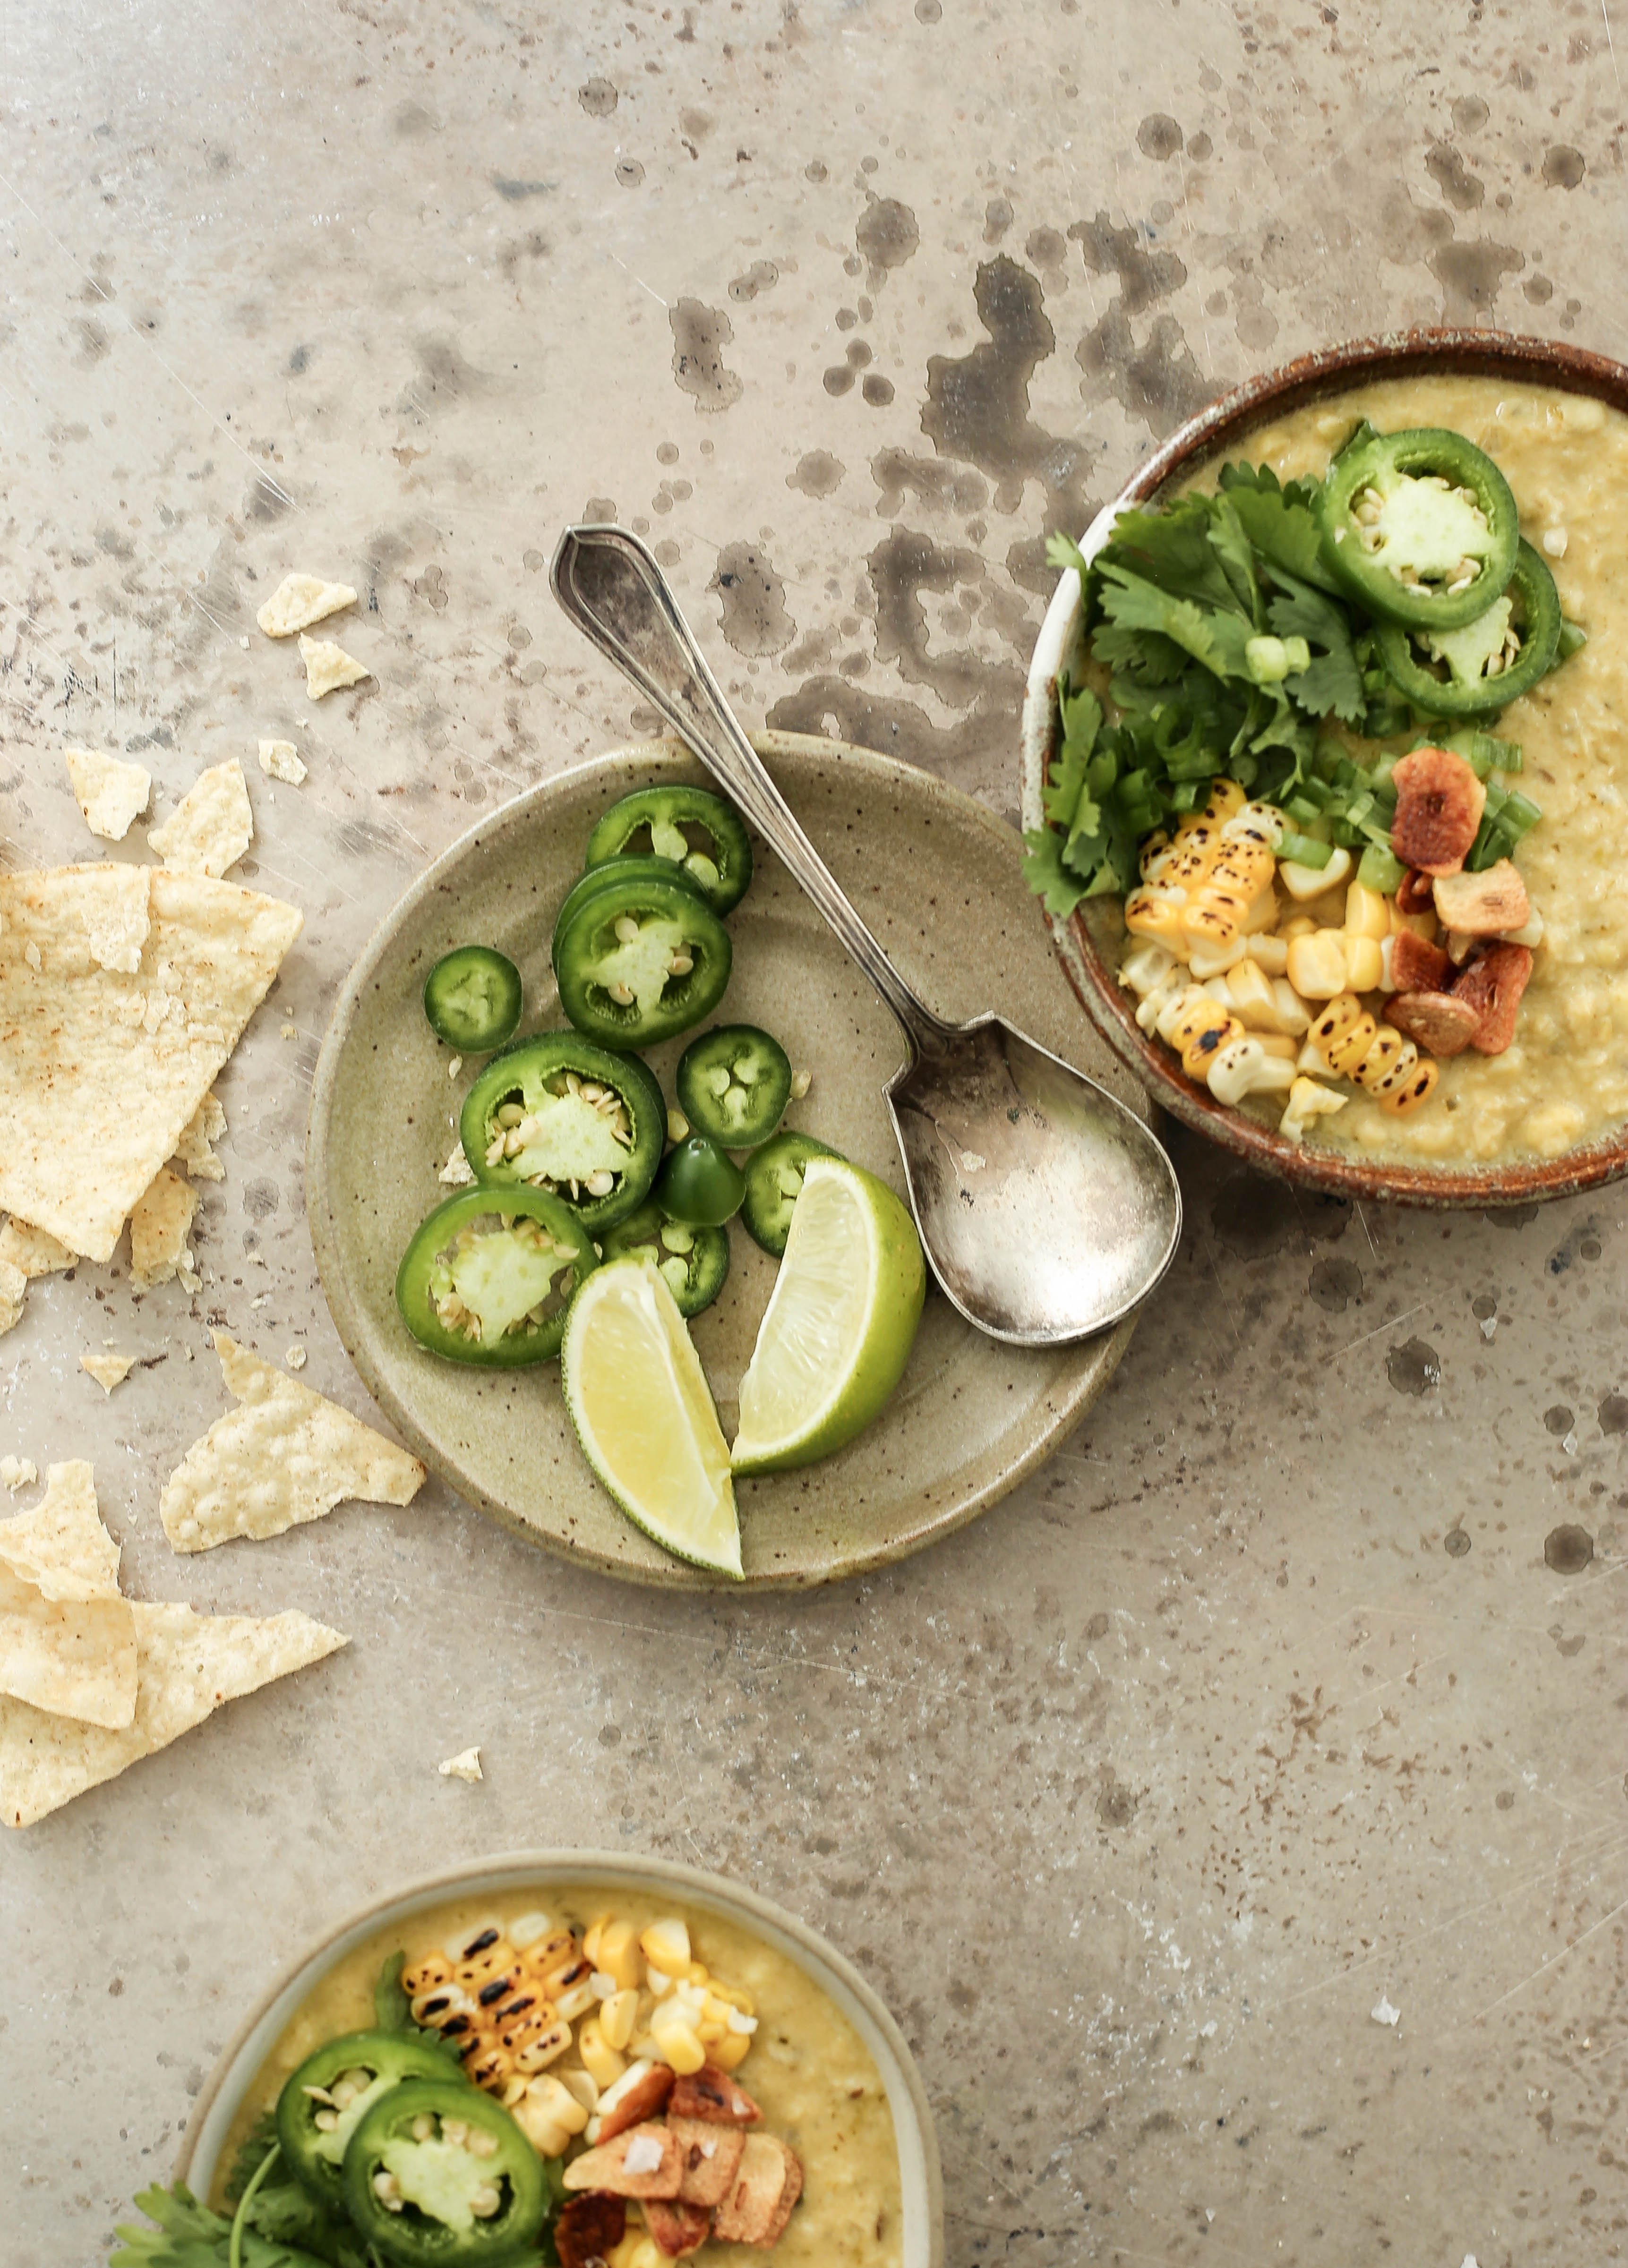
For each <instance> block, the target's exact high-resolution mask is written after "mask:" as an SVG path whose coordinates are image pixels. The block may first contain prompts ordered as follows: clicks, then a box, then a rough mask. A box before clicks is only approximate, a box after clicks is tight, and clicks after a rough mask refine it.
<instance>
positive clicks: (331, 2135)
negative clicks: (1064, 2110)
mask: <svg viewBox="0 0 1628 2268" xmlns="http://www.w3.org/2000/svg"><path fill="white" fill-rule="evenodd" d="M176 2178H177V2179H178V2180H179V2181H180V2182H182V2183H186V2184H187V2186H188V2189H190V2190H191V2191H192V2192H193V2193H194V2195H195V2196H196V2197H197V2198H201V2199H203V2201H204V2202H205V2204H207V2205H210V2206H212V2207H213V2208H214V2209H215V2210H216V2211H217V2213H220V2214H222V2215H223V2216H224V2217H231V2216H232V2214H233V2213H237V2214H238V2215H239V2218H241V2219H243V2220H244V2225H245V2228H246V2230H247V2233H248V2234H250V2235H254V2234H255V2233H256V2232H258V2233H259V2234H260V2235H264V2236H270V2235H284V2237H287V2238H289V2240H290V2241H298V2231H299V2230H300V2229H302V2228H303V2229H305V2230H306V2232H307V2238H306V2241H307V2242H310V2235H311V2232H313V2231H315V2232H317V2233H318V2240H319V2241H318V2242H316V2243H315V2244H313V2250H317V2251H319V2252H320V2257H325V2258H326V2257H330V2256H331V2257H336V2258H346V2259H348V2258H350V2257H352V2254H353V2253H354V2254H355V2255H356V2257H366V2258H369V2259H377V2260H379V2261H380V2262H382V2263H383V2264H385V2268H420V2264H423V2263H438V2264H442V2268H453V2264H454V2263H470V2264H476V2263H486V2264H489V2268H534V2264H535V2263H536V2262H538V2261H539V2260H540V2259H556V2258H557V2260H558V2262H559V2264H560V2268H591V2264H593V2263H594V2262H599V2263H601V2264H603V2268H665V2264H666V2263H667V2262H668V2261H671V2260H674V2259H679V2258H683V2259H690V2260H694V2261H695V2262H696V2264H697V2268H747V2264H749V2263H753V2262H765V2261H771V2262H773V2263H774V2264H776V2268H942V2264H943V2260H944V2235H943V2202H942V2195H941V2191H940V2184H939V2154H938V2146H937V2142H936V2139H935V2138H934V2134H933V2128H932V2115H931V2112H930V2111H929V2110H928V2106H927V2100H926V2095H925V2093H924V2089H923V2087H922V2083H921V2080H920V2078H919V2076H918V2074H917V2070H916V2067H915V2065H914V2063H913V2062H912V2060H911V2058H910V2051H909V2049H908V2048H907V2046H906V2045H905V2043H904V2040H903V2038H902V2036H901V2034H900V2032H899V2030H898V2028H897V2026H896V2025H895V2023H894V2021H893V2019H892V2018H891V2017H890V2016H889V2015H888V2012H887V2010H886V2008H884V2007H883V2006H882V2004H881V2002H880V2000H879V1999H877V1997H876V1995H875V1994H874V1993H873V1992H872V1990H871V1989H870V1987H869V1986H868V1985H866V1983H865V1981H864V1979H863V1978H862V1977H860V1976H859V1975H858V1971H857V1970H854V1969H853V1968H851V1966H850V1965H849V1963H848V1962H846V1961H844V1960H843V1957H842V1956H841V1955H840V1954H838V1953H836V1952H835V1951H834V1950H833V1949H832V1948H831V1947H829V1945H827V1944H826V1943H825V1942H824V1940H822V1939H821V1938H820V1937H819V1936H818V1935H816V1933H814V1931H813V1930H811V1929H808V1928H807V1927H806V1926H805V1925H804V1924H802V1923H801V1922H799V1921H798V1920H796V1919H795V1918H793V1917H792V1916H791V1915H790V1914H786V1913H783V1912H782V1911H780V1910H779V1909H778V1908H777V1907H776V1906H773V1905H771V1904H770V1903H769V1902H768V1901H767V1900H766V1899H763V1898H760V1897H758V1896H755V1894H754V1893H753V1892H751V1891H749V1890H744V1889H738V1888H736V1887H735V1886H734V1885H733V1884H732V1883H729V1882H726V1881H723V1880H722V1879H720V1878H719V1877H718V1876H717V1875H714V1874H703V1873H701V1872H699V1871H697V1870H696V1869H695V1868H692V1867H678V1866H674V1865H670V1864H668V1863H667V1861H665V1860H662V1859H630V1858H628V1857H625V1856H613V1855H612V1854H609V1853H606V1852H520V1853H516V1854H513V1855H512V1856H507V1857H502V1858H495V1859H488V1860H485V1861H483V1862H482V1863H480V1864H477V1865H475V1866H470V1867H460V1868H459V1869H458V1870H457V1871H455V1872H453V1873H448V1874H438V1875H435V1876H432V1877H430V1878H427V1879H425V1880H424V1881H418V1882H416V1883H414V1884H412V1885H410V1886H409V1888H407V1889H403V1890H400V1891H398V1892H396V1893H395V1894H394V1895H393V1896H389V1897H387V1898H383V1899H380V1900H379V1901H377V1902H376V1903H374V1904H371V1905H370V1906H368V1907H367V1908H366V1909H365V1910H364V1911H360V1912H358V1913H357V1914H355V1915H353V1916H352V1917H351V1918H350V1919H349V1920H347V1921H346V1922H344V1923H343V1925H342V1926H339V1927H337V1928H335V1929H333V1930H331V1931H330V1932H329V1933H328V1934H327V1935H326V1936H325V1937H323V1938H322V1939H321V1940H320V1941H319V1942H318V1943H317V1944H316V1945H315V1946H313V1948H311V1949H310V1950H309V1951H308V1952H307V1953H306V1955H304V1957H303V1958H302V1959H300V1960H299V1961H298V1962H296V1964H295V1965H294V1966H293V1967H292V1968H291V1970H288V1971H287V1972H286V1974H285V1975H284V1977H282V1978H281V1979H280V1980H279V1981H278V1982H277V1983H276V1985H274V1986H273V1987H272V1988H271V1989H270V1990H269V1992H267V1993H266V1995H265V1997H264V1998H263V1999H262V2001H261V2002H260V2005H259V2006H258V2007H257V2008H256V2009H255V2010H254V2013H253V2014H251V2015H250V2016H249V2017H248V2019H247V2021H246V2022H245V2024H244V2025H243V2027H242V2029H240V2031H239V2034H238V2036H237V2038H236V2039H235V2040H234V2041H233V2043H232V2045H231V2046H230V2047H229V2048H228V2049H227V2051H226V2052H225V2056H224V2057H223V2058H222V2059H221V2062H220V2064H219V2066H217V2070H216V2072H215V2073H214V2075H213V2077H212V2078H211V2079H210V2082H209V2084H208V2086H207V2087H206V2088H205V2089H204V2092H203V2095H202V2096H201V2097H200V2099H199V2102H198V2104H197V2107H196V2109H195V2112H194V2115H193V2118H192V2121H191V2124H190V2126H189V2128H188V2134H187V2138H186V2142H185V2146H184V2147H183V2149H182V2152H181V2155H180V2163H179V2165H178V2168H177V2173H176ZM246 2199H247V2203H246V2202H245V2200H246ZM347 2246H349V2247H350V2250H346V2247H347ZM369 2248H371V2250H370V2249H369ZM301 2257H304V2255H303V2253H302V2256H301Z"/></svg>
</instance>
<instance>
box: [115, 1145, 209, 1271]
mask: <svg viewBox="0 0 1628 2268" xmlns="http://www.w3.org/2000/svg"><path fill="white" fill-rule="evenodd" d="M197 1210H198V1193H197V1191H196V1189H194V1188H193V1187H192V1184H191V1183H190V1182H183V1181H182V1179H181V1177H180V1175H179V1174H173V1173H171V1171H170V1169H169V1167H167V1166H160V1167H159V1168H158V1172H157V1173H156V1174H155V1175H153V1178H152V1182H151V1186H150V1187H149V1189H148V1190H147V1192H146V1194H145V1196H144V1197H142V1198H141V1200H140V1201H139V1203H138V1204H136V1210H135V1211H133V1212H132V1213H131V1215H130V1281H131V1283H132V1284H134V1285H135V1286H136V1290H137V1291H139V1292H151V1291H152V1290H153V1289H154V1288H155V1286H157V1285H159V1284H167V1283H168V1282H169V1280H170V1278H171V1277H172V1276H173V1275H174V1274H175V1272H176V1270H178V1269H179V1268H180V1266H181V1265H182V1264H183V1263H185V1264H186V1265H188V1267H190V1265H191V1264H192V1255H191V1253H190V1252H189V1251H188V1248H187V1238H188V1234H189V1233H190V1232H191V1229H192V1221H193V1216H194V1214H195V1212H196V1211H197Z"/></svg>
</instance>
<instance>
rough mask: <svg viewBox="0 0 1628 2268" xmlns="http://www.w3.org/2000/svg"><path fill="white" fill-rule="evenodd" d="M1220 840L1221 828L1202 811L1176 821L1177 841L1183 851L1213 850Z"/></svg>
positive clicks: (1193, 812)
mask: <svg viewBox="0 0 1628 2268" xmlns="http://www.w3.org/2000/svg"><path fill="white" fill-rule="evenodd" d="M1220 839H1221V830H1220V828H1219V827H1218V826H1217V825H1216V823H1215V821H1213V820H1212V819H1208V818H1206V817H1205V815H1204V813H1203V812H1202V811H1190V812H1189V813H1188V814H1187V816H1186V818H1185V819H1178V820H1177V821H1176V824H1175V840H1176V842H1177V843H1179V844H1180V845H1181V847H1182V850H1183V851H1212V850H1214V848H1215V846H1216V844H1217V843H1219V841H1220Z"/></svg>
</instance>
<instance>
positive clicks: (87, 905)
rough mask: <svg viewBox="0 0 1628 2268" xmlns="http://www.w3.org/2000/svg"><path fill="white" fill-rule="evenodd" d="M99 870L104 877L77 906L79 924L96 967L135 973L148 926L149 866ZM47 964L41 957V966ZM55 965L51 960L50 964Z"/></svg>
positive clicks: (150, 878) (112, 867)
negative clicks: (101, 882)
mask: <svg viewBox="0 0 1628 2268" xmlns="http://www.w3.org/2000/svg"><path fill="white" fill-rule="evenodd" d="M100 872H101V873H103V874H104V875H105V876H106V877H107V879H106V880H105V881H104V882H103V884H102V887H101V888H100V889H99V890H98V891H97V892H96V893H95V894H94V895H93V896H91V897H87V898H85V899H84V900H82V901H81V902H80V904H79V906H78V907H77V913H78V917H79V924H80V926H81V928H82V929H83V930H84V932H85V936H86V938H87V939H88V940H89V942H90V947H91V958H92V961H94V962H95V963H96V965H97V967H98V968H116V969H118V970H120V971H121V972H122V974H123V975H124V976H135V974H136V970H137V969H138V968H140V966H141V957H142V947H143V946H144V945H145V944H146V942H147V932H148V930H149V929H150V927H151V921H150V919H149V893H150V890H151V881H152V870H151V867H149V866H106V867H103V868H101V869H100ZM46 965H47V964H46V962H45V961H44V960H43V959H42V960H41V968H42V969H43V968H45V967H46ZM52 967H53V968H55V963H53V964H52Z"/></svg>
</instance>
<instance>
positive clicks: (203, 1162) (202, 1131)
mask: <svg viewBox="0 0 1628 2268" xmlns="http://www.w3.org/2000/svg"><path fill="white" fill-rule="evenodd" d="M225 1130H226V1114H225V1111H224V1110H223V1109H222V1108H221V1107H220V1101H219V1098H218V1096H217V1095H215V1094H206V1095H205V1096H204V1098H203V1101H202V1102H201V1103H199V1105H198V1107H197V1108H196V1109H195V1111H194V1112H193V1114H192V1119H191V1123H189V1124H188V1125H186V1126H183V1127H182V1129H181V1134H180V1141H179V1142H177V1144H176V1145H175V1155H176V1157H177V1158H178V1159H179V1160H180V1163H181V1164H182V1165H183V1166H184V1167H186V1168H187V1171H188V1173H189V1174H190V1175H191V1176H192V1178H193V1180H194V1181H195V1182H224V1181H225V1178H226V1168H225V1167H224V1166H223V1165H222V1164H221V1162H220V1160H219V1159H218V1158H217V1156H216V1155H215V1152H214V1148H213V1146H212V1145H214V1144H215V1143H217V1142H218V1141H219V1139H220V1138H221V1136H222V1135H223V1134H224V1133H225Z"/></svg>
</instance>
